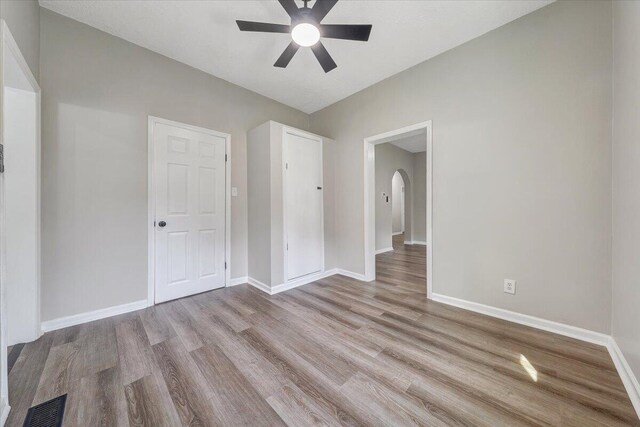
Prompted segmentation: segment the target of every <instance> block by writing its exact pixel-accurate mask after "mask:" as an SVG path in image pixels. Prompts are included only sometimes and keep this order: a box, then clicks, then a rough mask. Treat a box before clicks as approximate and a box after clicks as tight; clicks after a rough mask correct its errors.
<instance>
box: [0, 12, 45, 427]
mask: <svg viewBox="0 0 640 427" xmlns="http://www.w3.org/2000/svg"><path fill="white" fill-rule="evenodd" d="M7 52H8V53H10V54H12V55H13V57H14V58H15V59H16V61H17V62H18V66H19V68H20V70H19V72H21V73H22V74H23V76H24V77H25V78H26V80H27V81H28V82H29V85H30V86H31V91H32V92H34V93H35V95H36V144H37V145H36V147H37V151H36V156H37V157H38V158H37V171H38V173H39V171H40V152H39V147H40V132H41V130H40V94H41V92H40V86H39V85H38V82H37V81H36V79H35V77H34V76H33V74H32V73H31V69H30V68H29V65H28V64H27V61H26V60H25V59H24V56H22V53H21V52H20V48H18V45H17V43H16V41H15V39H14V38H13V36H12V35H11V31H10V30H9V27H8V26H7V23H6V22H5V21H4V19H0V129H1V130H2V134H0V144H4V143H5V141H4V129H5V126H4V111H3V110H4V99H5V95H4V85H5V82H4V73H5V64H4V57H5V53H7ZM0 182H1V183H2V186H3V188H0V425H3V424H4V422H5V420H6V419H7V417H8V416H9V410H10V409H11V408H10V407H9V391H8V375H7V283H6V259H5V252H6V246H5V239H4V236H5V212H4V177H3V179H2V180H0ZM39 182H40V176H39V175H38V177H37V183H38V185H39ZM36 191H37V195H38V201H37V204H36V206H37V208H36V209H37V212H36V218H37V219H38V224H36V251H37V254H38V259H37V264H36V265H37V272H36V286H37V292H36V295H37V296H36V301H34V304H35V306H36V307H35V316H36V319H35V320H36V322H35V324H36V325H37V330H36V331H34V339H36V338H38V337H39V336H40V335H42V331H41V330H40V292H41V289H40V253H41V245H40V188H39V187H38V188H37V190H36Z"/></svg>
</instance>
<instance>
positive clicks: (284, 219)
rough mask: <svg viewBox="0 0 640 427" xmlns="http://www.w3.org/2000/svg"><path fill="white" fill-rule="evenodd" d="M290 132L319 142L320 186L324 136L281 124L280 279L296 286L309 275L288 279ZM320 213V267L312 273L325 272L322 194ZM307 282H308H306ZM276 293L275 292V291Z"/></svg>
mask: <svg viewBox="0 0 640 427" xmlns="http://www.w3.org/2000/svg"><path fill="white" fill-rule="evenodd" d="M288 133H289V134H291V135H296V136H299V137H301V138H306V139H310V140H313V141H317V142H319V143H320V148H321V150H320V171H321V174H322V180H321V183H320V186H321V187H323V188H324V138H323V137H321V136H319V135H315V134H313V133H309V132H306V131H303V130H300V129H297V128H292V127H290V126H286V125H282V239H283V240H282V244H283V249H284V257H283V262H284V265H283V266H282V276H283V277H282V280H283V281H284V284H286V285H289V284H292V287H296V286H300V285H294V284H295V283H298V281H299V280H300V279H303V280H304V278H306V277H309V276H303V277H296V278H294V279H289V278H288V277H289V250H288V246H287V245H288V242H289V237H288V235H287V216H288V215H287V214H288V213H287V163H288V161H289V160H288V158H287V138H286V135H287V134H288ZM320 203H321V206H320V215H321V227H322V230H321V233H322V252H321V253H322V267H321V268H322V269H321V270H320V271H319V272H317V273H312V274H315V275H317V274H324V272H325V259H324V246H325V245H324V196H323V197H322V198H321V199H320ZM307 283H308V282H307ZM276 286H283V285H276ZM286 289H291V288H286ZM278 292H282V291H278ZM276 293H277V292H276Z"/></svg>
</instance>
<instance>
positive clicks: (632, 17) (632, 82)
mask: <svg viewBox="0 0 640 427" xmlns="http://www.w3.org/2000/svg"><path fill="white" fill-rule="evenodd" d="M613 17H614V33H613V34H614V36H613V37H614V40H613V45H614V54H613V55H614V65H613V82H614V87H613V91H614V95H613V99H614V103H613V326H612V329H613V331H612V332H613V337H614V338H615V340H616V342H617V343H618V345H619V346H620V348H621V349H622V352H623V353H624V355H625V358H626V359H627V361H628V362H629V365H631V368H632V369H633V371H634V373H635V375H636V377H637V378H640V309H638V307H640V121H639V120H638V119H639V118H640V2H637V1H624V2H623V1H617V2H614V5H613Z"/></svg>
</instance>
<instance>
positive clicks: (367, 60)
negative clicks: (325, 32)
mask: <svg viewBox="0 0 640 427" xmlns="http://www.w3.org/2000/svg"><path fill="white" fill-rule="evenodd" d="M548 3H551V1H549V0H509V1H506V0H492V1H485V0H482V1H446V0H445V1H418V0H409V1H405V0H362V1H355V0H342V1H340V2H338V4H337V5H336V6H335V7H334V8H333V9H332V10H331V12H329V14H328V15H327V17H326V18H325V19H324V20H323V22H324V23H335V24H338V23H357V24H373V30H372V32H371V37H370V39H369V42H367V43H362V42H353V41H346V40H333V39H323V43H324V45H325V46H326V48H327V50H328V51H329V53H330V54H331V55H332V56H333V58H334V60H335V61H336V63H337V64H338V68H336V69H335V70H333V71H331V72H330V73H328V74H325V73H324V72H323V71H322V69H321V68H320V65H319V64H318V63H317V61H316V59H315V57H314V56H313V54H312V53H311V51H310V49H308V48H302V49H300V51H298V53H297V54H296V56H295V57H294V58H293V60H292V61H291V63H290V64H289V66H288V67H287V68H286V69H281V68H275V67H273V63H274V62H275V60H276V59H277V58H278V56H280V54H281V53H282V51H283V50H284V48H285V47H286V46H287V45H288V43H289V42H290V36H289V35H288V34H264V33H248V32H240V31H239V30H238V28H237V26H236V23H235V20H236V19H243V20H256V21H263V22H276V23H282V24H289V17H288V15H287V14H286V13H285V11H284V9H283V8H282V7H281V6H280V5H279V4H278V3H277V2H276V1H275V0H274V1H267V0H262V1H248V0H247V1H238V0H232V1H191V0H178V1H170V0H161V1H154V0H142V1H141V0H120V1H96V0H93V1H89V0H71V1H70V0H64V1H63V0H40V5H41V6H43V7H45V8H47V9H51V10H53V11H55V12H58V13H60V14H62V15H65V16H68V17H70V18H72V19H75V20H77V21H80V22H84V23H86V24H88V25H91V26H93V27H95V28H98V29H100V30H102V31H105V32H107V33H110V34H113V35H115V36H118V37H121V38H123V39H125V40H128V41H130V42H132V43H135V44H137V45H139V46H142V47H145V48H147V49H150V50H152V51H154V52H157V53H160V54H162V55H165V56H168V57H169V58H173V59H175V60H177V61H180V62H183V63H185V64H188V65H190V66H192V67H195V68H198V69H200V70H202V71H205V72H207V73H210V74H212V75H214V76H217V77H220V78H222V79H224V80H227V81H230V82H232V83H235V84H237V85H239V86H242V87H244V88H247V89H249V90H252V91H254V92H257V93H260V94H262V95H265V96H267V97H269V98H272V99H275V100H277V101H280V102H282V103H284V104H287V105H289V106H291V107H294V108H297V109H299V110H302V111H304V112H306V113H312V112H314V111H317V110H319V109H322V108H324V107H326V106H328V105H331V104H333V103H335V102H337V101H339V100H341V99H343V98H346V97H347V96H349V95H351V94H353V93H356V92H358V91H360V90H362V89H364V88H366V87H368V86H371V85H372V84H374V83H377V82H379V81H381V80H383V79H385V78H387V77H390V76H392V75H394V74H396V73H398V72H400V71H402V70H405V69H407V68H409V67H411V66H413V65H416V64H418V63H420V62H422V61H425V60H426V59H429V58H431V57H433V56H436V55H438V54H439V53H442V52H444V51H446V50H449V49H451V48H453V47H455V46H458V45H460V44H462V43H464V42H466V41H468V40H471V39H473V38H476V37H478V36H480V35H482V34H484V33H486V32H488V31H490V30H492V29H495V28H497V27H500V26H501V25H504V24H506V23H507V22H510V21H512V20H514V19H516V18H518V17H520V16H522V15H525V14H527V13H530V12H532V11H534V10H536V9H538V8H540V7H543V6H545V5H546V4H548ZM299 5H300V6H301V5H302V2H301V1H299Z"/></svg>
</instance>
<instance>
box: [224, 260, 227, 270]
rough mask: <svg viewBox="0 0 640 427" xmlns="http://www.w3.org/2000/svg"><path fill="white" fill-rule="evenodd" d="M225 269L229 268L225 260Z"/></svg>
mask: <svg viewBox="0 0 640 427" xmlns="http://www.w3.org/2000/svg"><path fill="white" fill-rule="evenodd" d="M224 269H225V270H226V269H227V261H225V262H224Z"/></svg>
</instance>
